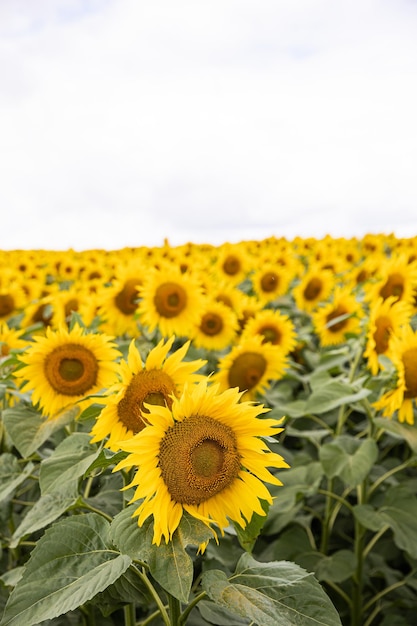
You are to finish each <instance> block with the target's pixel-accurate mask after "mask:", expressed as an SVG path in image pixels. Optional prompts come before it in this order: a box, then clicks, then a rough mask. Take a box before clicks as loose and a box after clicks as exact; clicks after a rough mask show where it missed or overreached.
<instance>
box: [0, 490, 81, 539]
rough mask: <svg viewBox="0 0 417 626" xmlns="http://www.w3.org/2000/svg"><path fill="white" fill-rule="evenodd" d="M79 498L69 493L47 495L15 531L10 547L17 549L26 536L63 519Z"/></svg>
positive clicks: (75, 494) (36, 504)
mask: <svg viewBox="0 0 417 626" xmlns="http://www.w3.org/2000/svg"><path fill="white" fill-rule="evenodd" d="M77 498H78V495H77V493H75V492H74V494H73V495H70V494H68V493H66V494H64V495H61V494H60V493H47V494H45V495H44V496H41V497H40V498H39V500H37V502H36V503H35V504H34V505H33V507H32V508H31V509H29V511H28V512H27V513H26V515H25V517H24V518H23V520H22V522H21V523H20V524H19V526H18V527H17V528H16V530H15V531H14V533H13V535H12V538H11V540H10V547H11V548H15V547H16V546H17V545H18V544H19V541H20V540H21V539H22V538H23V537H25V536H26V535H29V534H30V533H34V532H35V531H36V530H40V529H41V528H45V527H46V526H48V525H49V524H51V523H52V522H55V520H57V519H58V517H61V515H63V514H64V513H65V512H66V511H68V509H69V508H70V507H72V506H74V504H75V503H76V501H77Z"/></svg>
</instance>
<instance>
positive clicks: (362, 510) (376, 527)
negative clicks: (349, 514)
mask: <svg viewBox="0 0 417 626" xmlns="http://www.w3.org/2000/svg"><path fill="white" fill-rule="evenodd" d="M353 514H354V516H355V518H356V519H357V520H358V522H359V523H360V524H361V525H362V526H363V527H364V528H367V529H368V530H372V531H373V532H374V533H377V532H378V531H380V530H381V529H382V528H383V527H384V525H385V524H384V520H383V519H382V517H381V515H380V514H379V512H378V511H376V510H375V509H374V508H373V507H372V506H371V505H370V504H357V505H356V506H354V507H353Z"/></svg>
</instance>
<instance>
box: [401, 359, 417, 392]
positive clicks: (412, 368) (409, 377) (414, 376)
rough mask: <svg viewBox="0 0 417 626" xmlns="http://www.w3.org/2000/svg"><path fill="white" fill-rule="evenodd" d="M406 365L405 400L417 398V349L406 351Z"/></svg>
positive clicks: (404, 363)
mask: <svg viewBox="0 0 417 626" xmlns="http://www.w3.org/2000/svg"><path fill="white" fill-rule="evenodd" d="M402 361H403V365H404V380H405V392H404V398H416V397H417V348H410V349H409V350H405V352H404V353H403V355H402Z"/></svg>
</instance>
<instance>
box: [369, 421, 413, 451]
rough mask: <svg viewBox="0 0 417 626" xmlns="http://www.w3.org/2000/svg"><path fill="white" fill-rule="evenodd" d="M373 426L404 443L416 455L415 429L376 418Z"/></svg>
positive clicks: (408, 425) (407, 425)
mask: <svg viewBox="0 0 417 626" xmlns="http://www.w3.org/2000/svg"><path fill="white" fill-rule="evenodd" d="M374 424H375V425H376V426H378V428H382V430H384V431H385V432H387V433H389V434H390V435H393V436H394V437H397V438H398V439H401V440H403V441H406V442H407V443H408V445H409V446H410V448H411V450H412V451H413V452H414V454H417V428H416V427H415V426H414V425H413V426H411V425H410V424H401V423H400V422H397V421H396V420H391V419H389V418H387V417H376V418H375V419H374Z"/></svg>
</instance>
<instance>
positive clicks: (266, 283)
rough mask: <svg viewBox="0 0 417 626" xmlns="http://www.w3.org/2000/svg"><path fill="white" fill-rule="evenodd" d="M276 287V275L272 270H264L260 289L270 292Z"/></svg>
mask: <svg viewBox="0 0 417 626" xmlns="http://www.w3.org/2000/svg"><path fill="white" fill-rule="evenodd" d="M277 287H278V276H277V275H276V274H274V272H266V273H265V274H264V275H263V276H262V278H261V289H262V291H265V293H271V291H275V290H276V288H277Z"/></svg>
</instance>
